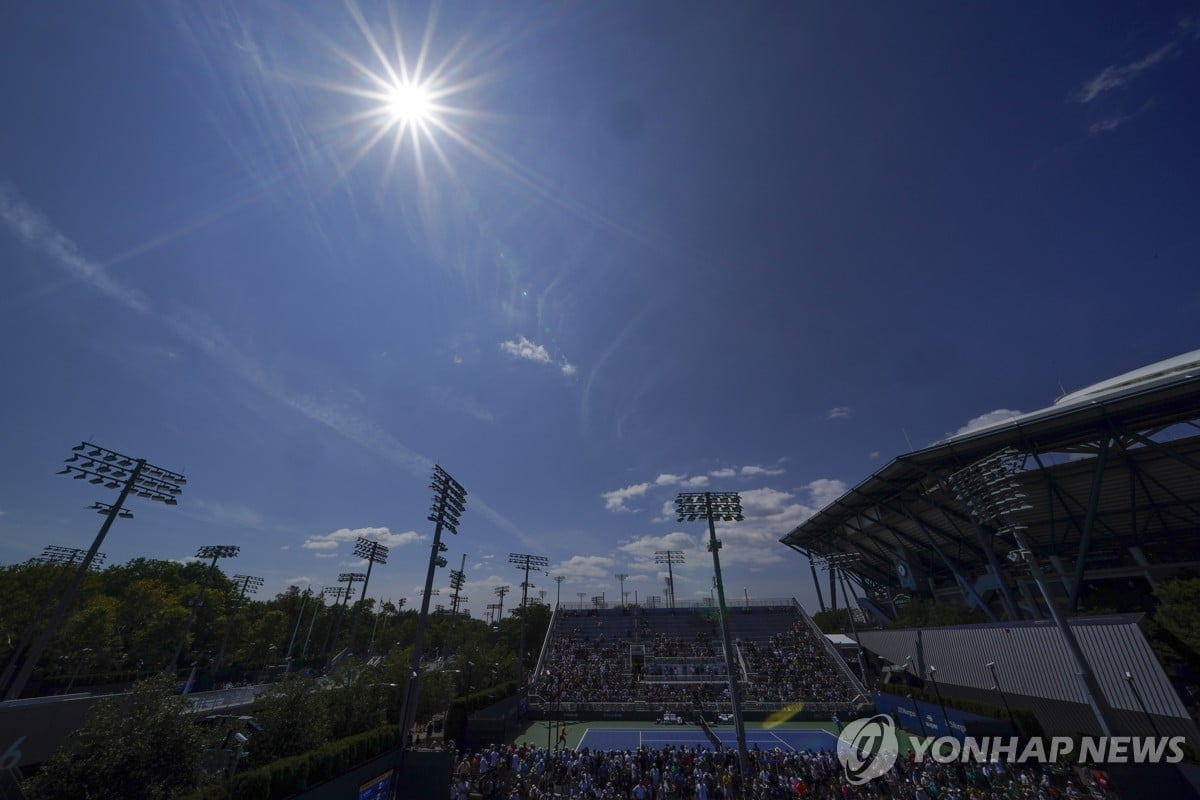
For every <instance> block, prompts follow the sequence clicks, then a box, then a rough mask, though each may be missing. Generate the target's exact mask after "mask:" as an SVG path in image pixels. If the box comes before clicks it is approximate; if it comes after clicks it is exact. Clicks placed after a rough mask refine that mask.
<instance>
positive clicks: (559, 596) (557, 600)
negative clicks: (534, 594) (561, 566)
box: [554, 575, 567, 608]
mask: <svg viewBox="0 0 1200 800" xmlns="http://www.w3.org/2000/svg"><path fill="white" fill-rule="evenodd" d="M566 579H567V576H566V575H555V576H554V582H555V583H557V584H558V586H557V587H556V588H557V591H556V592H555V595H554V607H555V608H558V606H559V604H560V603H561V602H562V582H563V581H565V580H566Z"/></svg>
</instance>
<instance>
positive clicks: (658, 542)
mask: <svg viewBox="0 0 1200 800" xmlns="http://www.w3.org/2000/svg"><path fill="white" fill-rule="evenodd" d="M617 549H618V550H620V551H621V552H622V553H625V554H627V555H628V556H629V557H630V558H631V559H633V568H634V569H644V570H651V571H653V570H657V569H658V567H657V566H656V565H655V561H654V554H655V553H656V552H657V551H659V550H680V551H682V552H683V554H684V560H685V562H693V561H695V560H696V559H697V558H698V557H699V555H700V554H702V553H704V552H705V551H704V547H703V546H702V545H701V544H700V541H699V539H698V538H697V537H695V536H692V535H691V534H688V533H683V532H682V531H675V532H673V533H668V534H666V535H665V536H639V537H636V538H633V539H629V540H628V541H625V542H624V543H622V544H621V545H620V546H618V547H617ZM689 556H691V557H689Z"/></svg>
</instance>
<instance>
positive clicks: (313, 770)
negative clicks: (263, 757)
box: [177, 725, 400, 800]
mask: <svg viewBox="0 0 1200 800" xmlns="http://www.w3.org/2000/svg"><path fill="white" fill-rule="evenodd" d="M399 735H400V733H399V731H398V730H397V729H396V726H395V725H384V726H381V727H378V728H376V729H374V730H370V731H367V732H365V733H359V734H356V735H354V736H349V737H347V738H345V739H339V740H338V741H336V742H329V743H328V744H324V745H321V746H320V747H318V748H317V749H316V750H312V751H310V752H308V753H304V754H302V755H298V756H289V757H287V758H281V759H279V760H278V761H272V762H271V763H270V764H267V765H266V766H263V767H259V768H258V769H251V770H246V771H245V772H239V773H238V774H237V775H236V776H235V777H234V779H233V787H232V788H229V787H227V786H225V785H224V784H210V785H208V786H202V787H200V788H198V789H196V790H195V791H193V792H191V793H190V794H187V795H183V796H181V797H178V798H177V800H283V798H287V797H292V796H294V795H297V794H300V793H301V792H303V791H304V790H306V789H310V788H312V787H314V786H316V785H317V784H320V783H324V782H325V781H327V780H331V779H333V778H336V777H337V776H339V775H341V774H342V773H344V772H346V771H347V770H349V769H350V768H351V767H355V766H357V765H359V764H361V763H363V762H364V761H369V760H371V759H372V758H375V757H376V756H379V755H382V754H383V753H386V752H387V751H388V750H390V749H392V748H393V747H395V746H396V744H397V742H398V741H399Z"/></svg>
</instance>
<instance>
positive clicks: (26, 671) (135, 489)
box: [4, 442, 187, 700]
mask: <svg viewBox="0 0 1200 800" xmlns="http://www.w3.org/2000/svg"><path fill="white" fill-rule="evenodd" d="M71 450H72V451H73V453H72V455H71V457H70V458H68V459H66V464H67V466H66V467H64V468H63V469H60V470H59V471H58V474H59V475H70V476H71V477H72V478H74V479H75V480H84V479H88V482H89V483H91V484H93V485H97V486H98V485H101V484H103V485H104V487H105V488H106V489H120V490H121V493H120V495H118V497H117V502H116V503H113V504H112V505H108V504H106V503H97V504H95V505H94V506H92V507H93V508H95V509H96V510H97V511H99V512H100V513H102V514H104V523H103V524H102V525H101V526H100V530H99V532H98V533H97V534H96V538H95V539H94V540H93V541H92V546H91V547H89V548H88V551H87V554H86V555H85V556H84V557H83V560H82V561H80V562H79V566H78V567H77V568H76V570H75V574H74V576H72V578H71V581H70V583H68V584H67V588H66V589H65V590H64V591H63V594H62V597H61V598H59V601H58V605H57V606H55V608H54V613H53V614H52V615H51V616H50V621H49V622H47V623H46V627H44V628H42V632H41V633H40V634H39V635H38V637H37V639H36V640H35V641H34V643H33V645H32V646H31V647H30V648H29V655H28V656H26V658H25V663H24V664H22V665H21V668H20V670H18V672H17V674H16V677H15V678H13V681H12V683H11V684H10V685H9V687H8V691H7V692H6V693H5V695H4V699H5V700H16V699H17V698H18V697H20V696H21V692H23V691H24V690H25V684H26V683H28V682H29V676H30V675H32V674H33V669H34V667H36V666H37V663H38V661H40V660H41V658H42V655H43V654H44V653H45V652H46V647H47V645H49V644H50V640H51V639H53V638H54V634H55V633H57V632H58V629H59V627H60V626H61V625H62V623H63V619H65V618H66V616H67V610H68V609H69V608H70V607H71V601H73V600H74V599H75V594H76V592H78V591H79V586H80V584H82V583H83V576H84V575H86V574H87V571H88V570H89V569H91V566H92V562H93V561H94V560H95V558H96V554H97V553H98V552H99V550H100V545H101V544H103V542H104V537H105V536H107V535H108V529H109V528H111V527H112V524H113V522H114V521H115V520H116V518H117V517H121V518H122V519H130V518H132V517H133V513H132V512H130V511H127V510H126V509H125V501H126V500H127V499H129V495H131V494H136V495H137V496H138V497H144V498H147V499H149V500H155V501H157V502H160V503H165V504H166V505H169V506H174V505H178V504H179V501H178V500H177V499H176V498H177V497H178V496H179V495H180V494H181V493H182V492H183V488H182V487H183V485H184V484H186V483H187V479H186V478H184V477H183V476H182V475H180V474H179V473H177V472H171V471H170V470H166V469H162V468H161V467H156V466H154V465H153V464H148V463H146V460H145V459H142V458H131V457H129V456H127V455H124V454H122V453H118V452H117V451H116V450H109V449H108V448H107V447H99V446H97V445H94V444H92V443H91V442H81V443H80V444H77V445H75V446H74V447H72V448H71ZM89 476H90V477H89Z"/></svg>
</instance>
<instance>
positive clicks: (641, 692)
mask: <svg viewBox="0 0 1200 800" xmlns="http://www.w3.org/2000/svg"><path fill="white" fill-rule="evenodd" d="M583 617H584V615H583V614H580V613H579V612H576V613H575V614H574V615H568V616H565V617H563V619H562V620H561V621H560V623H559V624H558V625H556V629H555V630H554V632H553V634H552V637H551V641H550V645H549V647H548V650H547V653H546V658H545V660H544V661H543V667H542V671H541V673H540V674H539V675H538V676H537V677H536V678H535V680H534V682H533V686H532V688H531V692H530V693H531V694H533V695H537V696H539V697H542V698H547V699H550V698H553V699H554V700H556V701H557V702H563V703H631V702H649V703H654V704H680V703H694V702H696V701H697V700H699V701H701V702H704V703H712V702H717V703H720V702H728V700H729V691H728V688H727V686H726V685H725V684H726V681H727V675H728V673H727V671H726V668H725V663H724V658H723V656H722V653H721V647H720V631H719V628H718V627H717V626H716V623H715V622H714V621H712V620H711V619H709V618H705V617H699V616H697V617H696V618H695V619H686V618H684V619H685V620H686V621H687V622H688V623H694V625H693V626H692V629H691V630H689V629H688V626H686V625H685V626H682V630H681V629H680V628H681V626H680V625H679V623H680V622H681V621H683V620H680V619H678V618H676V619H673V621H672V624H673V625H675V626H676V627H675V631H674V632H666V631H663V630H655V628H654V626H652V625H651V624H650V622H649V621H648V620H647V619H646V618H644V617H639V616H636V615H635V616H633V617H632V618H630V617H624V616H622V617H613V618H609V622H610V624H609V625H608V626H606V625H605V619H606V618H605V617H603V616H599V615H595V614H588V615H586V617H587V618H583ZM681 634H682V635H681ZM634 645H638V646H639V649H638V650H637V652H638V654H639V655H640V656H641V657H640V658H634V657H633V656H632V653H633V652H634V651H633V649H632V648H633V646H634ZM734 647H735V657H737V658H738V660H739V673H740V672H741V669H740V665H745V674H744V675H742V676H741V677H742V679H743V680H742V684H741V685H742V687H743V689H742V699H743V700H745V701H749V702H765V703H793V702H797V701H801V700H805V701H815V702H827V703H846V702H852V701H853V700H854V699H855V697H856V696H857V694H858V692H857V691H856V690H855V689H854V687H853V686H852V685H851V684H850V683H849V682H848V681H847V680H846V677H845V673H844V672H843V671H842V669H841V668H840V666H839V665H838V664H837V663H835V662H834V660H833V658H834V657H833V656H831V654H830V653H829V651H828V649H827V648H826V647H825V644H824V642H822V641H820V640H818V639H817V637H816V636H815V635H814V634H813V633H812V632H811V631H810V630H809V628H808V627H807V626H806V625H805V623H804V621H803V620H800V619H796V620H794V621H793V623H792V625H791V627H790V628H789V629H787V630H786V631H784V632H782V633H777V634H774V635H772V636H771V637H770V639H769V641H767V642H761V643H756V642H754V641H743V640H738V641H737V642H735V644H734Z"/></svg>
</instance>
